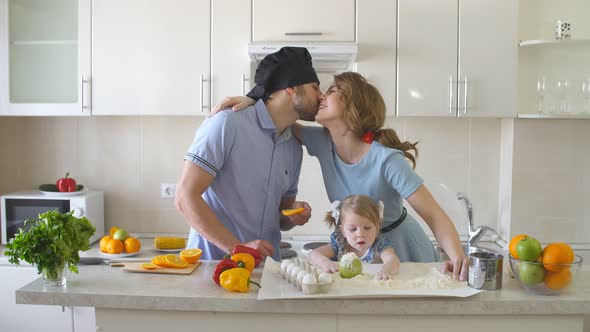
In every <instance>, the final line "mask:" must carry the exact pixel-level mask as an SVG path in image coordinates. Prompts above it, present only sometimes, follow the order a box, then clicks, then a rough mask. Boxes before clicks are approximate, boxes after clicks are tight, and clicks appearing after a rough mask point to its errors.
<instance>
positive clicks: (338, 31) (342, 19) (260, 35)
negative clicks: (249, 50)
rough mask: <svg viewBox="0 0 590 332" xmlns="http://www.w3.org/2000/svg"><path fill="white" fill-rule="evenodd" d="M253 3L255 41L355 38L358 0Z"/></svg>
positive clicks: (254, 0)
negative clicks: (356, 4)
mask: <svg viewBox="0 0 590 332" xmlns="http://www.w3.org/2000/svg"><path fill="white" fill-rule="evenodd" d="M252 3H253V8H252V18H253V22H252V23H253V24H252V31H253V35H252V41H255V42H258V41H347V42H353V41H355V0H322V1H314V0H299V1H291V0H252Z"/></svg>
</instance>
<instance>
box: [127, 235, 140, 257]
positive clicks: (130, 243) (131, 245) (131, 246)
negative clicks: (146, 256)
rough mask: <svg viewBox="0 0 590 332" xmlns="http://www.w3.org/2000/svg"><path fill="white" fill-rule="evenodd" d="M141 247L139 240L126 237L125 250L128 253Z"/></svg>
mask: <svg viewBox="0 0 590 332" xmlns="http://www.w3.org/2000/svg"><path fill="white" fill-rule="evenodd" d="M139 249H141V242H139V240H138V239H136V238H134V237H128V238H127V239H126V240H125V251H126V252H128V253H130V254H131V253H134V252H138V251H139Z"/></svg>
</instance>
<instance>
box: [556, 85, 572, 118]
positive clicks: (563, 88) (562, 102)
mask: <svg viewBox="0 0 590 332" xmlns="http://www.w3.org/2000/svg"><path fill="white" fill-rule="evenodd" d="M569 84H570V83H569V81H568V80H560V81H557V97H558V98H559V112H560V113H568V112H569V105H568V102H567V92H568V91H567V90H568V87H569Z"/></svg>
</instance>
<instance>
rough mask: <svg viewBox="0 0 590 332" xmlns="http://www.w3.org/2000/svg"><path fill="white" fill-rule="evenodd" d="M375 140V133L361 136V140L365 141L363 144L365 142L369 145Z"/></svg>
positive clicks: (370, 132)
mask: <svg viewBox="0 0 590 332" xmlns="http://www.w3.org/2000/svg"><path fill="white" fill-rule="evenodd" d="M374 138H375V132H373V131H371V130H369V131H367V132H366V133H365V134H364V135H363V136H361V139H362V140H363V142H365V143H367V144H371V143H373V139H374Z"/></svg>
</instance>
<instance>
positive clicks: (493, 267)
mask: <svg viewBox="0 0 590 332" xmlns="http://www.w3.org/2000/svg"><path fill="white" fill-rule="evenodd" d="M503 263H504V256H502V255H500V254H496V253H488V252H474V253H471V254H469V281H468V285H469V286H470V287H472V288H475V289H485V290H496V289H500V288H502V270H503Z"/></svg>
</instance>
